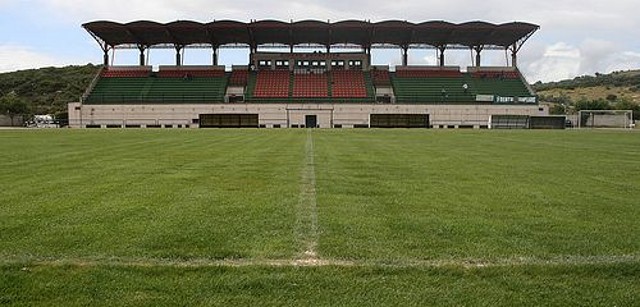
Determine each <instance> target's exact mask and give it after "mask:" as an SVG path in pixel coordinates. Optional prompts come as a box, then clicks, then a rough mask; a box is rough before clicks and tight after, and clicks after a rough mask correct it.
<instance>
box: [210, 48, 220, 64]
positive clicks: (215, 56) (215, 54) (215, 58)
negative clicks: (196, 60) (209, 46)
mask: <svg viewBox="0 0 640 307" xmlns="http://www.w3.org/2000/svg"><path fill="white" fill-rule="evenodd" d="M218 50H219V49H218V47H213V52H212V54H211V57H212V62H213V66H218V62H219V61H218V58H219V54H218Z"/></svg>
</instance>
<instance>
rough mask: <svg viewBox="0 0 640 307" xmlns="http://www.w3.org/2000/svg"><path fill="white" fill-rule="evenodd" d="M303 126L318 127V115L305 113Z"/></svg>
mask: <svg viewBox="0 0 640 307" xmlns="http://www.w3.org/2000/svg"><path fill="white" fill-rule="evenodd" d="M304 123H305V127H307V128H316V127H318V116H317V115H306V116H305V117H304Z"/></svg>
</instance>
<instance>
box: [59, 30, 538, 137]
mask: <svg viewBox="0 0 640 307" xmlns="http://www.w3.org/2000/svg"><path fill="white" fill-rule="evenodd" d="M83 27H84V28H85V29H86V30H87V31H88V32H89V33H90V34H91V35H92V36H93V37H94V38H95V39H96V41H97V42H98V43H99V44H100V47H101V48H102V50H103V52H104V67H103V69H102V70H101V71H100V72H99V73H98V74H97V75H96V77H95V79H94V80H93V82H92V83H91V85H90V87H89V88H88V89H87V91H86V93H85V95H84V96H83V97H82V99H81V101H79V102H74V103H70V104H69V116H70V125H71V126H72V127H83V128H84V127H268V128H277V127H321V128H330V127H336V128H337V127H341V128H347V127H408V128H412V127H421V128H430V127H433V128H460V127H469V128H483V127H488V125H489V121H490V119H491V118H492V116H493V117H494V118H499V116H516V117H517V116H541V115H547V113H548V111H547V109H546V108H545V107H543V106H539V105H538V103H537V98H536V95H535V93H534V92H533V90H532V89H531V87H530V86H529V85H528V83H527V81H526V80H525V78H524V76H522V74H521V73H520V71H519V70H518V68H517V53H518V51H519V50H520V48H521V47H522V46H523V44H524V43H525V42H526V41H527V39H528V38H529V37H530V36H531V35H532V34H533V33H534V32H535V31H536V30H537V29H538V26H537V25H532V24H528V23H519V22H513V23H507V24H500V25H496V24H490V23H486V22H468V23H462V24H452V23H447V22H443V21H428V22H423V23H418V24H414V23H409V22H405V21H382V22H377V23H372V22H365V21H353V20H349V21H340V22H336V23H329V22H320V21H299V22H289V23H287V22H280V21H273V20H264V21H251V22H249V23H242V22H237V21H214V22H211V23H206V24H203V23H197V22H193V21H177V22H173V23H168V24H160V23H155V22H149V21H137V22H132V23H127V24H120V23H115V22H107V21H97V22H91V23H87V24H84V25H83ZM390 47H392V48H397V49H399V50H400V52H401V55H402V62H403V63H402V65H398V66H395V67H391V66H389V65H381V66H373V65H371V62H372V59H371V57H372V54H371V50H372V49H374V48H390ZM126 48H129V49H134V48H135V49H138V50H139V51H140V61H139V63H138V64H139V65H135V66H114V65H111V63H110V55H109V53H110V52H115V51H116V50H120V49H126ZM151 48H164V49H174V50H175V51H176V63H175V65H164V66H160V67H159V68H157V69H154V68H153V67H151V66H147V65H146V56H147V53H148V50H149V49H151ZM185 48H209V49H211V50H212V63H210V64H211V65H201V66H184V65H182V63H183V52H182V51H183V50H184V49H185ZM225 48H247V49H248V50H249V59H248V64H247V65H234V66H233V67H231V69H230V70H227V69H226V67H224V66H219V65H218V58H219V53H220V50H223V49H225ZM267 48H268V49H269V51H264V50H262V49H267ZM278 48H281V49H283V51H282V52H274V51H273V50H274V49H278ZM306 48H312V49H316V51H313V52H308V51H306ZM419 48H429V49H435V50H437V52H438V55H439V57H438V61H439V65H437V66H412V65H408V62H409V61H408V58H409V51H410V50H413V49H419ZM296 49H298V50H296ZM317 49H321V50H323V51H317ZM342 49H349V50H354V49H359V50H360V51H357V52H354V51H349V52H347V51H341V50H342ZM455 49H464V50H469V51H470V52H472V53H475V61H474V63H473V66H471V67H467V68H466V69H464V70H463V69H462V68H461V67H459V66H447V65H445V53H446V51H447V50H455ZM336 50H337V51H336ZM492 50H493V51H499V52H505V53H508V52H510V53H511V63H510V64H509V63H506V64H505V66H503V67H486V66H482V65H481V53H482V52H484V51H492ZM216 123H217V124H216ZM496 126H498V125H496Z"/></svg>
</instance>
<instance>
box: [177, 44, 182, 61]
mask: <svg viewBox="0 0 640 307" xmlns="http://www.w3.org/2000/svg"><path fill="white" fill-rule="evenodd" d="M181 51H182V46H177V45H176V66H182V54H181V53H180V52H181Z"/></svg>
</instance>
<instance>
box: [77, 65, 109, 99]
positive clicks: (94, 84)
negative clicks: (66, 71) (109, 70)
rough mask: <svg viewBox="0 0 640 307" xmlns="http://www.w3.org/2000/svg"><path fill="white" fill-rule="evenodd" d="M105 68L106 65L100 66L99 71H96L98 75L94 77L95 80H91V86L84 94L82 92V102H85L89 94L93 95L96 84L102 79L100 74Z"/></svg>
mask: <svg viewBox="0 0 640 307" xmlns="http://www.w3.org/2000/svg"><path fill="white" fill-rule="evenodd" d="M104 70H105V67H104V66H103V67H102V68H100V70H99V71H98V73H96V75H95V76H94V77H93V80H91V83H90V84H89V87H88V88H87V89H86V90H85V91H84V94H82V97H81V98H80V102H82V103H84V102H85V101H86V100H87V98H88V97H89V95H91V92H92V91H93V89H94V88H95V87H96V84H98V81H99V80H100V76H101V75H102V72H103V71H104Z"/></svg>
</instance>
